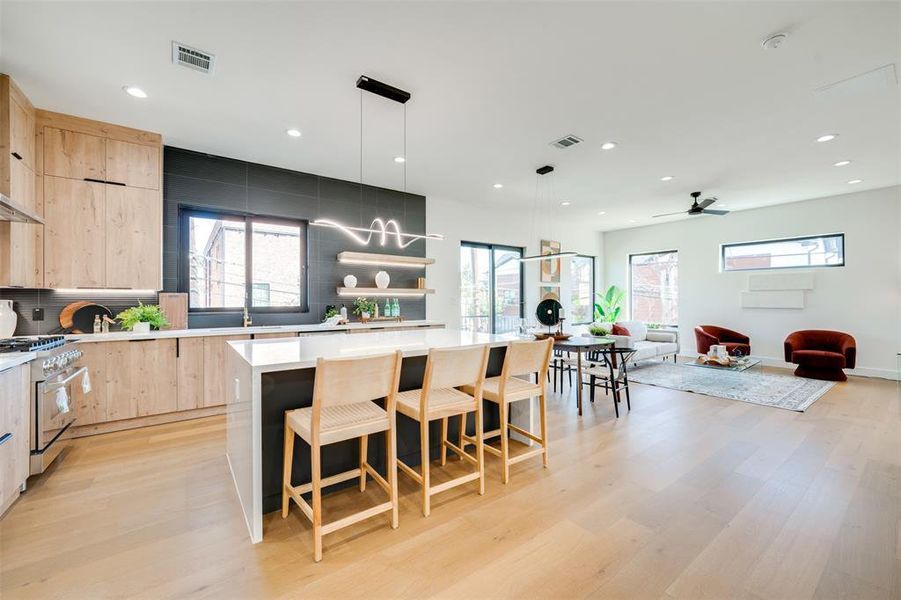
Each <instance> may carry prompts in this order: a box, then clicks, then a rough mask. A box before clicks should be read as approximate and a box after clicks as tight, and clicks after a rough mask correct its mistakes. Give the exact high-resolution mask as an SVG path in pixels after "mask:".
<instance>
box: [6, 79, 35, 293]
mask: <svg viewBox="0 0 901 600" xmlns="http://www.w3.org/2000/svg"><path fill="white" fill-rule="evenodd" d="M35 133H36V129H35V110H34V107H33V106H32V105H31V102H29V101H28V98H26V97H25V95H24V94H23V93H22V91H21V90H19V88H18V87H17V86H16V84H15V82H13V80H12V79H10V78H9V77H8V76H6V75H3V74H0V193H2V194H3V195H5V196H7V197H9V198H10V199H11V200H12V201H13V202H14V203H16V204H19V205H21V206H22V207H24V208H25V209H26V210H28V211H29V212H31V213H33V214H36V215H38V216H41V215H42V214H43V210H42V206H41V202H40V200H39V197H38V196H39V194H38V192H37V187H38V180H39V178H38V177H36V174H35V173H36V170H35V169H36V165H37V161H38V157H37V153H36V146H35ZM42 244H43V226H42V225H40V224H29V223H12V222H9V221H3V222H0V286H19V287H42V286H43V265H42V256H43V246H42Z"/></svg>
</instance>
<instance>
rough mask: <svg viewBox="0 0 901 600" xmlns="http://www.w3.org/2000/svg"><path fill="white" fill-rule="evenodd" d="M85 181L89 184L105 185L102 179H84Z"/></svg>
mask: <svg viewBox="0 0 901 600" xmlns="http://www.w3.org/2000/svg"><path fill="white" fill-rule="evenodd" d="M84 180H85V181H90V182H91V183H106V182H105V181H103V180H102V179H95V178H94V177H85V178H84Z"/></svg>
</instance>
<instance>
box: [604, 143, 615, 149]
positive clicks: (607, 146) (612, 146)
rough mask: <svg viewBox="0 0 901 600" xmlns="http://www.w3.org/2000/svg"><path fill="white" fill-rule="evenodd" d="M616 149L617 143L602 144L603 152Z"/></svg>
mask: <svg viewBox="0 0 901 600" xmlns="http://www.w3.org/2000/svg"><path fill="white" fill-rule="evenodd" d="M614 148H616V142H604V143H603V144H601V150H613V149H614Z"/></svg>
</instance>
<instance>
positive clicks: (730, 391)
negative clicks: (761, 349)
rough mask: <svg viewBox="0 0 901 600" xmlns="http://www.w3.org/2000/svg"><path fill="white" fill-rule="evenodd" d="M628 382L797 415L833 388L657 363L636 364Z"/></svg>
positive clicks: (789, 379) (792, 379)
mask: <svg viewBox="0 0 901 600" xmlns="http://www.w3.org/2000/svg"><path fill="white" fill-rule="evenodd" d="M629 380H630V381H634V382H635V383H643V384H646V385H656V386H659V387H665V388H669V389H672V390H681V391H684V392H694V393H696V394H704V395H707V396H716V397H718V398H726V399H728V400H740V401H741V402H750V403H751V404H760V405H762V406H775V407H776V408H784V409H786V410H794V411H797V412H804V411H805V410H807V408H808V407H809V406H810V405H811V404H813V403H814V402H816V401H817V400H818V399H819V398H820V397H821V396H822V395H823V394H825V393H826V392H828V391H829V390H830V389H831V388H832V386H833V385H835V384H834V383H833V382H831V381H819V380H817V379H804V378H803V377H794V376H790V375H773V374H771V373H764V372H762V371H754V370H747V371H744V372H741V373H736V372H732V371H716V370H714V369H705V368H702V367H691V366H687V365H678V364H676V365H674V364H673V363H668V362H659V361H643V362H640V363H638V365H637V366H635V367H632V368H631V369H629Z"/></svg>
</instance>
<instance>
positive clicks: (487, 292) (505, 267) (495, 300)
mask: <svg viewBox="0 0 901 600" xmlns="http://www.w3.org/2000/svg"><path fill="white" fill-rule="evenodd" d="M520 257H522V248H514V247H511V246H497V245H493V244H476V243H471V242H463V243H462V244H461V246H460V318H461V326H462V328H463V329H464V330H466V331H480V332H484V333H506V332H509V331H516V329H517V327H518V326H519V320H520V319H521V318H522V315H523V302H522V298H523V290H522V288H523V281H522V265H521V264H520V262H519V258H520Z"/></svg>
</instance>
